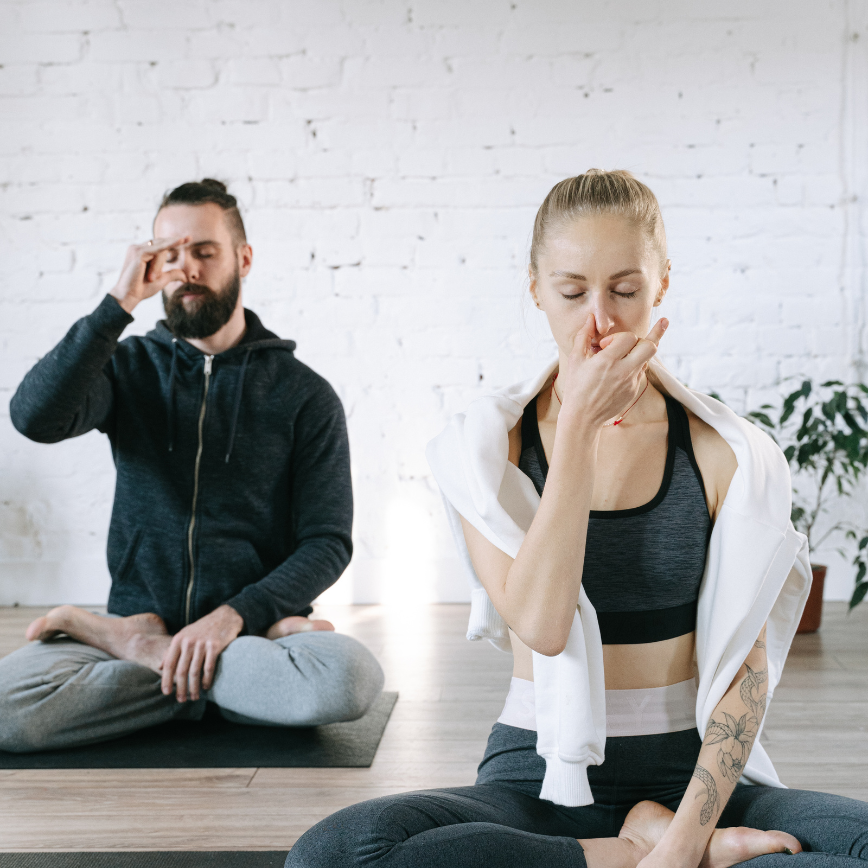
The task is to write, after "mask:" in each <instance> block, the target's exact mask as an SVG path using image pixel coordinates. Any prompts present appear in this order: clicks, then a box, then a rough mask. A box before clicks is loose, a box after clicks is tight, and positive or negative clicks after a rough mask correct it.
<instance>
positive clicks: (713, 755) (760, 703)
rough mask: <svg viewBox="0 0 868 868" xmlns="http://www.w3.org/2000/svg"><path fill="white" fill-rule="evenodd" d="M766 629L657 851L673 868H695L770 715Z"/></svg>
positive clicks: (717, 717) (712, 726)
mask: <svg viewBox="0 0 868 868" xmlns="http://www.w3.org/2000/svg"><path fill="white" fill-rule="evenodd" d="M765 636H766V629H765V627H763V630H762V632H761V633H760V635H759V638H758V639H757V640H756V643H755V644H754V646H753V647H752V648H751V650H750V653H749V654H748V655H747V658H746V659H745V662H744V664H743V665H742V667H741V669H740V670H739V672H738V675H736V677H735V679H734V680H733V682H732V684H731V685H730V687H729V690H727V692H726V693H725V694H724V695H723V698H722V699H721V700H720V702H719V703H718V704H717V707H716V708H715V710H714V713H713V714H712V716H711V720H710V721H709V723H708V728H707V729H706V731H705V738H704V739H703V742H702V748H701V750H700V752H699V759H698V760H697V763H696V768H695V769H694V772H693V778H692V779H691V781H690V784H689V785H688V787H687V791H686V792H685V794H684V797H683V798H682V800H681V804H680V806H679V808H678V811H677V812H676V814H675V819H674V820H673V821H672V825H671V826H670V827H669V828H668V829H667V831H666V834H665V835H664V836H663V839H662V840H661V841H660V843H659V844H658V849H660V850H661V851H662V852H663V853H667V854H669V856H670V859H671V864H672V865H673V866H686V868H696V866H697V865H699V862H700V860H701V859H702V854H703V853H704V852H705V848H706V846H707V844H708V841H709V839H710V838H711V833H712V832H713V831H714V829H715V826H716V825H717V821H718V819H719V818H720V815H721V813H722V811H723V809H724V807H725V806H726V803H727V801H728V800H729V797H730V796H731V795H732V791H733V790H734V789H735V785H736V784H737V783H738V781H739V778H741V776H742V773H743V771H744V767H745V765H746V764H747V760H748V757H749V756H750V751H751V748H752V747H753V744H754V741H755V739H756V736H757V732H758V731H759V727H760V724H761V723H762V719H763V717H764V715H765V710H766V694H767V692H768V667H767V658H766V648H765Z"/></svg>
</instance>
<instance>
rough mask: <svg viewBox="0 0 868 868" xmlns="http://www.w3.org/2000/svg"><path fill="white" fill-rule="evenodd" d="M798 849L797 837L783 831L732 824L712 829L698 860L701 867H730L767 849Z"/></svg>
mask: <svg viewBox="0 0 868 868" xmlns="http://www.w3.org/2000/svg"><path fill="white" fill-rule="evenodd" d="M787 851H789V853H790V854H794V853H801V852H802V845H801V844H800V843H799V840H798V838H794V837H793V836H792V835H788V834H787V833H786V832H775V831H770V832H763V831H762V830H760V829H748V828H747V827H746V826H733V828H731V829H715V830H714V834H713V835H712V836H711V840H710V841H709V842H708V847H706V848H705V854H704V855H703V857H702V861H701V862H700V863H699V866H700V868H729V866H730V865H737V864H738V863H739V862H747V861H748V859H755V858H756V857H757V856H765V855H766V854H767V853H786V852H787Z"/></svg>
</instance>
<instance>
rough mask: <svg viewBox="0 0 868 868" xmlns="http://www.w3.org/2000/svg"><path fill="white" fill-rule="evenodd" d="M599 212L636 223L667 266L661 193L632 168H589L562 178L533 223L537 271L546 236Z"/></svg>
mask: <svg viewBox="0 0 868 868" xmlns="http://www.w3.org/2000/svg"><path fill="white" fill-rule="evenodd" d="M597 214H617V215H619V216H621V217H624V218H626V219H627V220H629V221H630V222H632V223H634V224H635V225H636V226H638V227H639V228H640V229H642V230H643V231H644V232H647V233H648V237H649V238H650V239H651V240H652V242H653V243H654V246H655V247H656V248H657V250H658V252H659V254H660V263H661V268H665V266H666V230H665V229H664V228H663V216H662V215H661V213H660V204H659V203H658V202H657V197H656V196H655V195H654V194H653V193H652V192H651V190H650V189H649V188H648V187H646V186H645V185H644V184H643V183H642V182H641V181H638V180H637V179H636V178H634V177H633V175H631V174H630V172H627V171H625V170H624V169H616V170H615V171H612V172H604V171H603V170H602V169H588V171H587V172H585V174H584V175H577V176H576V177H575V178H566V179H565V180H563V181H559V182H558V183H557V184H555V185H554V187H552V189H551V190H550V191H549V194H548V196H546V197H545V200H544V201H543V203H542V205H540V209H539V211H537V214H536V219H535V220H534V223H533V238H532V240H531V245H530V267H531V270H532V271H533V273H534V274H536V273H537V266H538V264H539V257H540V254H541V253H542V249H543V247H544V245H545V239H546V237H547V236H548V234H549V233H550V231H551V230H552V229H557V228H559V227H562V226H563V225H564V224H565V223H567V222H568V221H569V220H573V219H575V218H577V217H588V216H592V215H597Z"/></svg>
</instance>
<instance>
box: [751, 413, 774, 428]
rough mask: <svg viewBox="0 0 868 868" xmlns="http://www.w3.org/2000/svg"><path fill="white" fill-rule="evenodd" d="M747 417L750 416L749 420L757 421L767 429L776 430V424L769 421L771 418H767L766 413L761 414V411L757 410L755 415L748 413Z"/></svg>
mask: <svg viewBox="0 0 868 868" xmlns="http://www.w3.org/2000/svg"><path fill="white" fill-rule="evenodd" d="M747 415H748V418H749V419H755V420H756V421H757V422H759V423H760V424H761V425H765V426H766V428H774V427H775V423H774V422H772V420H771V419H769V417H768V416H766V414H765V413H761V412H760V411H759V410H755V411H754V412H753V413H748V414H747Z"/></svg>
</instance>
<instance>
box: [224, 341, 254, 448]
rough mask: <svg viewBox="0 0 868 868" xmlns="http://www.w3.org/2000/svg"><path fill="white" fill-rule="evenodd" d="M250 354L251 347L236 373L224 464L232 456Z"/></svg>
mask: <svg viewBox="0 0 868 868" xmlns="http://www.w3.org/2000/svg"><path fill="white" fill-rule="evenodd" d="M251 352H253V348H252V347H251V349H249V350H248V351H247V352H246V353H245V354H244V361H243V362H242V363H241V370H240V371H239V372H238V385H237V386H236V387H235V407H234V408H233V410H232V427H231V428H230V429H229V445H228V448H227V449H226V464H228V463H229V456H230V455H231V454H232V447H233V446H234V445H235V427H236V425H237V424H238V411H239V410H240V408H241V394H242V393H243V391H244V374H245V373H246V371H247V362H248V361H249V360H250V353H251Z"/></svg>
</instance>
